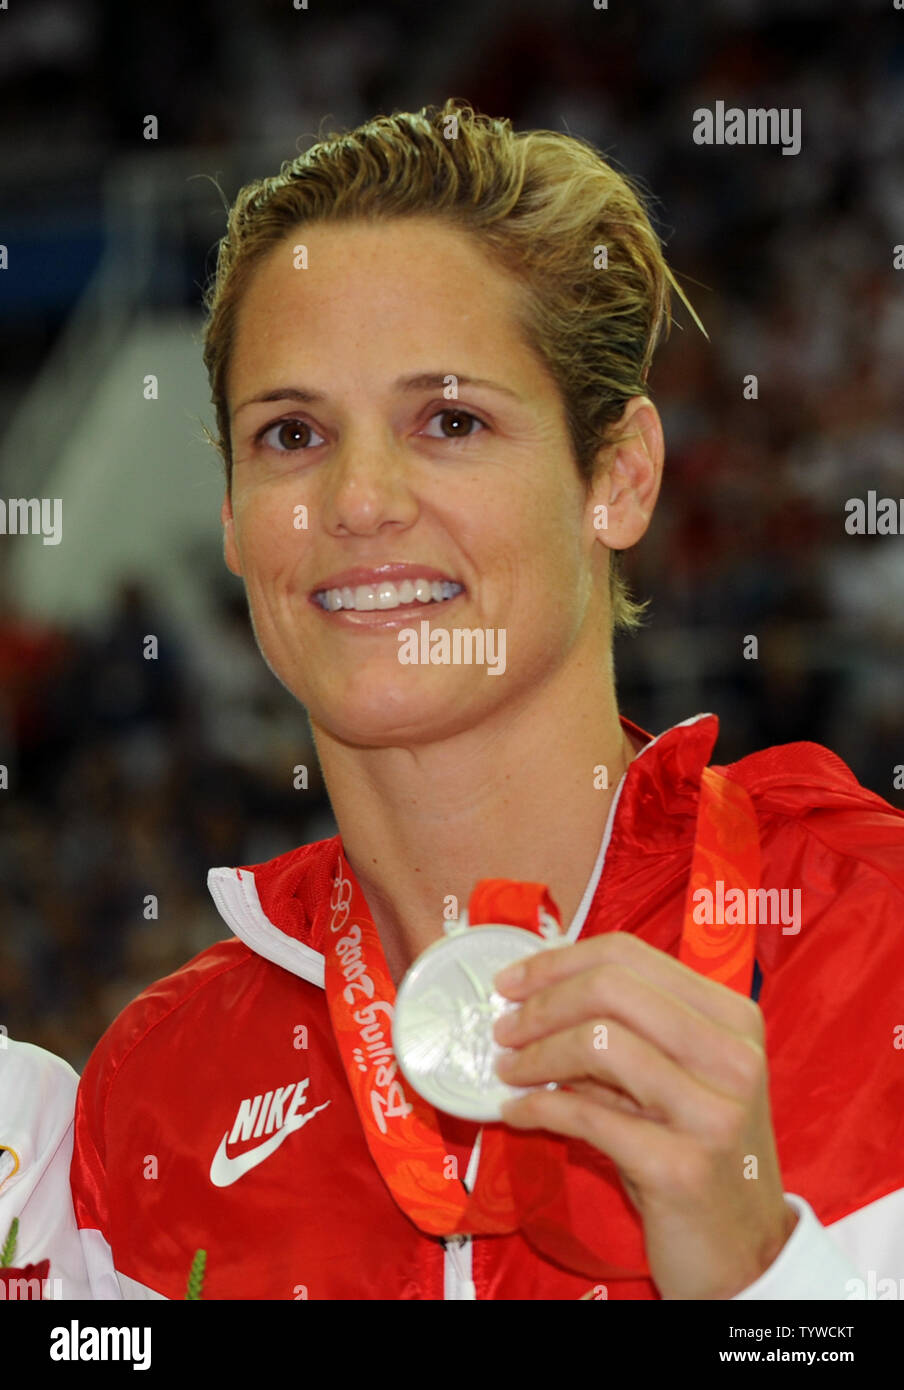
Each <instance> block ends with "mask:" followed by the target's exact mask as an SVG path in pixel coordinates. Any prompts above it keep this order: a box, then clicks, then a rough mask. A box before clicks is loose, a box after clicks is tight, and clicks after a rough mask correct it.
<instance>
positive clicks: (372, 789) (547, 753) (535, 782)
mask: <svg viewBox="0 0 904 1390" xmlns="http://www.w3.org/2000/svg"><path fill="white" fill-rule="evenodd" d="M580 674H581V679H580V680H572V681H571V682H570V683H569V682H565V681H564V680H562V681H559V682H558V683H556V682H552V683H550V685H549V686H547V687H545V688H543V689H541V690H540V691H539V692H532V693H531V695H530V697H529V698H526V699H525V700H524V701H523V702H522V703H521V704H520V705H519V706H518V708H516V709H513V708H512V705H511V703H506V704H505V705H504V706H503V707H502V708H501V709H500V711H499V712H498V718H497V719H493V720H491V721H490V724H491V727H488V725H487V723H486V722H482V723H481V724H480V725H479V726H476V727H470V728H467V729H464V730H461V731H459V732H457V733H453V734H451V735H450V736H449V737H447V738H445V739H443V740H442V741H438V742H434V743H430V744H423V743H421V744H417V745H413V746H409V747H406V748H399V747H392V748H388V747H385V748H365V749H362V748H357V747H352V746H350V745H348V744H346V743H342V742H340V741H339V740H337V739H335V738H333V737H332V736H331V735H329V734H327V733H326V732H325V731H324V730H323V729H321V728H319V727H318V726H317V725H316V723H314V721H313V720H312V729H313V732H314V737H315V741H316V744H317V752H318V757H319V758H320V763H321V767H322V769H323V774H324V778H325V781H326V785H327V787H328V789H329V795H330V801H331V804H332V807H333V814H334V815H335V818H336V823H337V825H338V827H339V832H340V835H341V838H342V846H343V850H344V852H345V856H346V858H347V860H348V862H349V864H350V866H351V868H352V871H353V872H354V874H355V877H356V878H357V880H358V883H359V884H360V886H361V890H362V892H363V893H364V895H365V897H366V899H367V903H368V906H369V908H370V910H371V913H372V916H373V919H374V923H375V925H376V927H377V931H378V932H379V935H380V940H381V942H382V945H383V949H384V952H385V955H386V963H387V966H388V969H389V971H390V974H391V976H392V979H393V982H394V983H395V984H396V985H398V983H399V981H400V979H401V978H402V975H403V974H404V973H405V970H406V969H407V968H408V966H409V965H410V964H411V962H412V961H413V960H414V959H415V957H416V956H418V955H419V954H420V952H421V951H423V950H424V949H425V948H426V947H427V946H429V945H430V944H431V943H432V942H433V941H436V940H438V939H439V938H440V937H441V936H442V933H443V925H444V919H448V917H449V916H457V915H458V913H459V912H461V911H462V910H463V909H464V908H466V907H467V905H468V900H469V898H470V895H471V892H472V890H473V888H474V885H475V884H476V882H477V880H478V879H481V878H511V879H517V880H525V881H529V882H535V883H536V882H539V883H545V884H546V885H547V886H548V887H549V889H550V892H551V893H552V896H553V898H554V900H555V902H556V904H557V906H558V908H559V911H560V913H561V917H562V926H563V928H567V927H568V925H569V924H570V922H571V920H572V919H573V917H574V915H575V913H576V911H577V908H578V906H579V905H580V901H581V898H582V896H583V894H584V892H585V890H586V887H587V883H588V880H589V878H590V874H591V871H592V869H593V865H594V862H595V860H596V856H597V854H598V853H599V846H600V842H601V839H602V835H603V830H604V827H605V824H606V818H607V816H608V814H609V809H610V806H611V804H612V798H613V796H614V794H615V790H616V788H617V786H618V783H619V781H620V779H621V776H622V774H623V773H624V771H625V769H626V767H627V766H628V764H629V763H630V761H631V760H632V758H633V757H634V756H635V754H636V752H637V751H638V750H637V748H635V747H634V746H633V744H632V742H631V740H630V739H629V738H628V737H627V735H626V734H625V733H624V731H623V730H622V728H621V725H620V723H619V719H618V711H617V707H616V703H615V690H614V680H613V676H612V669H611V664H610V665H607V666H606V668H605V669H603V670H602V671H599V672H597V673H596V678H595V679H593V678H591V679H588V678H587V673H586V670H584V671H582V672H581V673H580ZM600 766H602V767H603V768H605V769H606V776H605V777H603V775H602V774H601V773H600V772H598V771H597V769H599V768H600ZM603 781H607V782H608V787H602V786H599V785H598V784H599V783H600V782H603ZM450 905H451V911H450Z"/></svg>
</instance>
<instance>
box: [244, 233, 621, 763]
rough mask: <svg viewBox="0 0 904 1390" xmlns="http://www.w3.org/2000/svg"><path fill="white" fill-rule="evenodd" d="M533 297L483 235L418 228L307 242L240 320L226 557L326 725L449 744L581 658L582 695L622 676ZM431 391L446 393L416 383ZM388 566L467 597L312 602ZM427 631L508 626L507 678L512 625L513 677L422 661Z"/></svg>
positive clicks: (285, 246) (273, 661) (265, 634)
mask: <svg viewBox="0 0 904 1390" xmlns="http://www.w3.org/2000/svg"><path fill="white" fill-rule="evenodd" d="M300 243H303V244H304V245H305V246H306V248H307V268H305V269H302V268H300V267H299V268H296V264H295V261H294V259H293V257H294V248H295V247H296V245H298V244H300ZM514 293H515V291H514V287H513V282H512V281H511V280H510V279H509V277H508V276H506V275H505V274H504V273H502V272H500V271H499V270H497V269H496V268H495V267H493V266H492V265H491V264H490V263H489V262H488V261H487V260H486V259H485V257H484V255H483V254H482V253H481V251H480V249H479V248H478V247H476V246H475V245H474V244H473V243H472V242H471V241H470V240H469V239H468V238H467V236H466V235H465V234H463V233H460V232H458V231H457V230H455V229H453V228H449V227H447V226H445V225H441V224H438V223H437V222H436V221H434V220H431V219H421V218H418V219H410V220H398V221H395V222H392V223H389V224H383V225H377V226H367V225H365V224H363V223H351V224H344V225H343V224H339V225H327V224H319V225H312V226H306V227H304V228H303V229H301V228H299V230H298V231H297V232H296V233H294V234H293V235H291V236H289V237H287V238H286V240H285V241H284V242H283V243H282V244H281V245H279V246H278V247H276V248H274V250H273V251H272V252H271V253H270V254H269V256H268V258H267V259H266V260H265V261H263V262H262V263H261V265H260V266H259V267H258V268H257V270H256V272H255V274H254V276H253V278H252V280H251V283H250V286H249V288H248V290H247V292H246V294H245V297H244V299H243V301H242V303H241V306H240V310H239V314H238V321H237V331H236V340H235V347H234V351H233V355H232V359H231V364H230V372H229V380H228V400H229V408H230V412H231V415H230V419H231V434H232V446H233V459H234V471H233V486H232V498H231V504H230V500H229V499H228V498H227V500H226V502H225V503H224V507H223V520H224V524H225V546H226V559H227V563H228V565H229V568H230V569H231V570H233V572H234V573H236V574H241V575H242V577H243V578H244V581H245V585H246V590H247V595H248V601H249V606H250V609H251V616H252V620H253V623H254V629H255V634H256V637H257V641H258V644H259V646H260V648H261V651H262V653H263V655H264V657H265V659H266V661H267V663H268V665H269V666H270V668H271V669H272V670H273V672H274V673H275V674H276V675H277V676H278V677H279V679H280V680H281V681H282V682H283V684H284V685H285V686H287V687H288V689H289V690H291V691H292V692H293V694H294V695H295V696H296V697H297V698H298V699H299V700H300V701H301V702H302V703H303V704H304V706H305V707H306V708H307V710H308V713H309V715H310V718H311V720H312V723H313V725H314V726H315V729H316V728H317V727H318V726H319V727H320V728H321V729H325V730H326V731H328V732H329V733H330V734H331V735H332V736H334V737H336V738H339V739H341V740H343V741H345V742H348V743H351V744H355V745H359V746H386V745H392V744H396V743H404V742H405V741H408V742H411V743H419V742H428V741H435V740H437V739H440V738H444V737H448V736H449V735H451V734H454V733H456V732H458V731H460V730H462V729H465V728H470V727H474V726H475V725H477V724H478V723H480V722H481V721H482V720H485V719H488V718H489V717H491V716H492V715H493V714H494V713H497V714H498V713H499V712H500V711H501V710H502V708H503V707H506V715H508V713H510V712H511V713H513V712H514V711H515V709H516V707H517V704H518V702H519V701H520V700H523V699H526V698H529V697H531V696H532V695H534V694H536V693H537V691H538V689H539V687H540V685H541V683H543V682H547V681H548V680H549V679H550V678H551V677H553V676H554V675H556V673H558V672H560V671H561V670H562V668H563V666H565V665H566V664H567V663H569V662H571V663H573V664H574V666H575V675H576V678H577V677H578V676H579V675H580V669H581V666H582V663H583V665H584V670H585V674H586V660H587V659H588V656H589V658H590V659H591V660H592V661H594V662H605V660H606V659H607V653H606V652H605V646H604V643H605V609H606V605H607V601H608V600H607V582H606V551H605V548H604V546H603V545H600V544H598V543H596V541H597V537H598V536H599V532H598V531H595V530H594V525H593V500H594V499H593V497H592V496H591V497H590V498H588V497H587V496H586V495H585V491H584V488H583V485H582V484H581V482H580V480H579V478H578V475H577V470H576V468H575V465H574V463H573V462H572V459H571V455H570V452H569V445H568V436H567V431H566V423H565V416H564V411H563V407H562V404H561V401H560V398H559V395H558V392H557V389H556V387H555V384H554V382H553V381H552V379H551V378H550V377H549V376H548V375H547V374H546V371H545V369H544V368H543V367H542V365H541V363H540V362H539V361H538V359H537V358H536V357H535V356H534V355H533V353H532V352H531V351H530V350H529V349H528V348H527V347H526V346H525V345H524V344H523V343H522V341H521V340H520V338H519V335H518V332H517V330H516V326H515V318H514V309H515V299H514ZM424 376H430V377H435V378H436V382H435V383H429V382H427V383H424V382H417V381H416V380H414V381H413V382H412V379H416V378H420V377H424ZM449 377H453V378H456V379H457V399H455V398H450V397H449V396H444V379H445V378H449ZM465 378H483V379H484V382H491V383H495V385H487V384H471V383H469V382H466V381H465ZM293 391H294V392H298V393H305V395H306V396H310V397H316V399H305V400H301V399H298V398H297V397H296V398H294V399H293V398H292V394H291V393H292V392H293ZM265 394H272V396H273V399H271V400H270V401H265V402H262V401H252V398H253V397H257V396H261V395H265ZM249 401H252V403H250V404H249ZM302 508H304V509H306V515H305V512H304V511H302V510H301V509H302ZM305 520H306V522H307V526H306V528H305V526H304V525H303V522H304V521H305ZM387 564H409V565H413V566H414V569H415V571H418V570H421V569H424V570H427V571H428V572H429V573H433V572H436V571H439V572H440V573H441V574H442V575H444V576H447V577H448V578H449V579H451V580H452V581H454V582H456V583H458V584H461V585H463V586H464V592H463V593H460V594H458V595H457V596H456V597H455V598H453V599H451V600H447V601H445V602H443V603H430V604H426V605H424V606H423V607H421V606H420V605H419V606H418V610H417V612H416V613H414V614H411V613H410V612H409V613H407V614H405V615H404V616H402V617H400V616H399V614H397V613H392V612H385V611H383V612H381V614H380V617H381V618H382V620H383V625H380V626H375V625H373V622H372V620H373V618H374V617H375V616H376V615H375V614H373V613H370V614H366V615H363V616H364V617H365V620H366V621H360V620H359V621H357V622H356V621H355V615H354V614H351V615H350V616H344V615H343V612H342V611H340V612H339V613H338V614H337V613H330V612H327V611H324V609H323V608H322V607H320V606H319V605H318V604H317V603H316V602H314V601H313V600H312V594H313V593H314V591H316V590H318V589H321V588H322V586H323V584H324V581H326V580H329V579H331V578H332V577H334V576H337V575H339V574H340V573H341V572H342V571H344V570H347V569H351V568H355V567H363V568H366V569H373V568H376V567H379V566H383V565H387ZM415 577H416V575H412V578H415ZM339 587H344V586H343V585H341V584H340V585H339ZM351 587H352V588H356V587H357V586H356V585H354V584H353V585H352V586H351ZM403 596H404V597H407V592H406V594H405V595H403ZM402 611H403V612H404V610H402ZM424 620H426V621H428V623H429V631H430V633H431V634H432V633H434V632H436V631H437V630H439V629H441V628H447V629H449V630H450V631H451V632H454V629H456V628H459V629H478V628H479V629H482V630H484V631H486V630H487V629H492V630H493V632H494V634H495V635H496V636H495V640H496V647H495V649H494V651H495V654H496V660H497V664H499V663H498V656H499V652H500V651H501V650H502V648H501V646H500V640H499V636H498V634H499V633H500V630H504V633H505V648H504V653H505V662H504V667H505V669H504V672H503V673H502V674H499V675H492V674H490V673H489V671H490V667H489V665H487V664H484V665H476V664H470V665H468V664H458V665H456V664H402V662H401V661H400V658H399V652H400V641H399V633H400V630H401V629H402V628H409V629H411V628H413V629H414V630H415V631H416V632H417V633H418V634H420V631H421V622H422V621H424ZM453 650H454V649H453ZM489 660H490V658H489V656H487V661H488V662H489Z"/></svg>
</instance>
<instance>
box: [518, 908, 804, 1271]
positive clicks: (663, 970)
mask: <svg viewBox="0 0 904 1390" xmlns="http://www.w3.org/2000/svg"><path fill="white" fill-rule="evenodd" d="M519 969H520V970H521V972H522V976H521V978H520V979H519V980H517V981H513V982H512V983H509V980H510V978H511V972H512V970H515V971H517V970H519ZM496 988H497V989H498V991H499V993H500V994H504V995H505V996H506V998H509V999H513V1000H518V1001H522V1000H523V1001H524V1002H523V1004H522V1007H521V1008H520V1009H518V1010H513V1011H512V1012H511V1013H509V1014H506V1015H504V1016H503V1017H502V1018H501V1019H499V1020H498V1021H497V1023H496V1025H495V1029H494V1033H495V1037H496V1040H497V1042H499V1043H500V1044H501V1045H502V1046H505V1047H512V1048H515V1049H517V1051H515V1052H513V1053H511V1054H507V1055H506V1056H504V1057H503V1058H502V1060H501V1062H500V1064H499V1075H500V1076H501V1077H502V1078H503V1080H505V1081H508V1082H510V1083H511V1084H512V1085H516V1086H534V1085H542V1084H543V1083H544V1082H549V1081H556V1082H558V1083H559V1085H560V1087H561V1086H564V1087H566V1088H567V1089H564V1090H562V1089H558V1090H552V1091H547V1090H539V1091H534V1092H532V1093H531V1094H530V1095H527V1096H523V1097H520V1098H519V1099H517V1100H513V1101H509V1102H507V1104H506V1105H505V1106H504V1107H503V1111H502V1117H503V1120H504V1121H505V1123H506V1124H508V1125H512V1126H513V1127H515V1128H518V1129H547V1130H551V1131H553V1132H554V1133H556V1134H563V1135H568V1136H570V1137H572V1138H575V1139H583V1140H585V1141H586V1142H587V1143H588V1144H592V1145H593V1146H594V1147H595V1148H597V1149H599V1150H600V1151H601V1152H602V1153H605V1154H608V1156H609V1157H610V1158H611V1159H612V1161H613V1163H615V1165H616V1166H617V1168H618V1171H619V1174H620V1176H621V1179H622V1182H623V1183H624V1186H625V1189H626V1191H627V1192H628V1194H629V1196H630V1197H631V1200H632V1201H633V1202H634V1205H635V1206H636V1207H637V1209H638V1211H639V1213H640V1215H641V1218H642V1220H643V1229H644V1241H645V1245H646V1252H647V1261H648V1263H649V1266H650V1274H651V1278H652V1279H653V1282H654V1283H655V1284H656V1287H657V1289H658V1290H659V1293H660V1295H661V1296H662V1298H668V1299H707V1298H733V1297H734V1295H735V1294H737V1293H740V1292H741V1291H742V1290H743V1289H745V1288H747V1287H748V1286H749V1285H750V1284H752V1283H753V1282H754V1280H755V1279H757V1278H758V1277H759V1276H760V1275H761V1274H762V1273H763V1272H764V1270H766V1269H768V1267H769V1266H770V1265H771V1264H772V1263H773V1261H774V1260H775V1258H776V1256H777V1255H778V1253H779V1251H780V1250H781V1249H782V1247H783V1245H784V1244H785V1242H786V1241H787V1239H788V1237H789V1236H790V1235H791V1232H792V1231H793V1230H794V1227H795V1225H796V1223H797V1217H796V1213H795V1212H794V1211H793V1209H792V1208H791V1207H790V1206H789V1205H788V1204H787V1203H786V1201H785V1199H784V1190H783V1187H782V1178H781V1172H780V1170H779V1163H778V1155H777V1152H776V1147H775V1136H774V1134H773V1130H772V1117H771V1114H770V1110H769V1094H768V1086H767V1068H766V1055H765V1050H764V1027H763V1015H762V1012H761V1010H760V1008H759V1006H758V1005H757V1004H754V1003H753V1001H752V1000H750V999H747V998H744V997H743V996H742V995H740V994H738V993H737V991H735V990H732V989H729V988H728V987H727V986H725V985H720V984H716V983H715V982H714V981H712V980H707V979H706V978H705V977H704V976H702V975H699V974H697V972H696V971H694V970H690V969H689V968H688V967H687V966H685V965H681V964H679V962H678V961H676V960H674V959H673V958H672V957H671V956H669V955H668V954H667V953H666V952H664V951H660V950H657V949H656V948H655V947H653V946H650V945H648V944H647V943H646V942H644V941H641V940H639V939H638V938H637V937H635V936H632V935H630V934H629V933H627V932H609V933H607V934H606V935H603V936H596V937H591V938H590V939H588V940H587V941H581V942H578V943H576V944H575V945H573V946H561V947H557V948H555V949H552V950H548V951H539V952H538V953H537V954H536V955H533V956H530V957H528V959H527V960H526V961H524V962H523V964H521V965H520V966H515V967H512V968H511V969H510V970H506V971H502V972H500V974H499V975H498V976H497V985H496Z"/></svg>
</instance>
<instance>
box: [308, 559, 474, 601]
mask: <svg viewBox="0 0 904 1390" xmlns="http://www.w3.org/2000/svg"><path fill="white" fill-rule="evenodd" d="M402 579H430V580H434V579H439V580H443V579H446V580H449V581H450V583H452V584H461V580H460V579H456V578H455V575H454V574H444V573H443V571H442V570H438V569H434V568H433V566H432V565H409V564H398V565H377V566H376V567H375V568H374V569H366V568H365V567H363V566H361V565H358V566H356V567H355V568H354V569H348V570H339V571H338V572H337V573H336V574H331V575H329V576H328V577H327V578H326V579H321V580H320V582H319V583H317V584H315V585H314V587H313V589H312V590H311V597H312V598H313V596H314V594H318V593H322V592H323V591H324V589H342V588H345V586H346V585H348V586H349V587H350V588H357V586H358V585H359V584H379V583H381V582H382V581H384V580H391V581H392V582H393V583H396V582H397V581H399V580H402ZM462 588H464V585H462ZM451 601H452V600H451V599H449V600H448V602H450V603H451ZM426 606H427V605H426V604H422V605H421V607H426ZM399 611H401V610H399Z"/></svg>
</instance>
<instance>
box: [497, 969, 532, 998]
mask: <svg viewBox="0 0 904 1390" xmlns="http://www.w3.org/2000/svg"><path fill="white" fill-rule="evenodd" d="M526 973H527V970H526V967H525V966H524V965H521V964H518V963H517V962H516V963H515V964H514V965H507V966H506V967H505V969H504V970H500V971H499V974H498V975H497V976H496V977H495V979H494V980H493V984H494V985H495V987H496V989H498V990H500V991H501V992H504V991H505V990H507V989H517V988H518V986H519V985H520V984H523V982H524V976H525V974H526Z"/></svg>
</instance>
